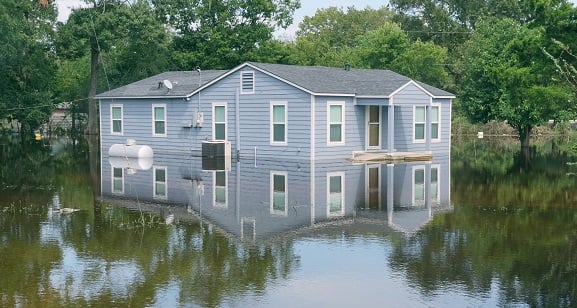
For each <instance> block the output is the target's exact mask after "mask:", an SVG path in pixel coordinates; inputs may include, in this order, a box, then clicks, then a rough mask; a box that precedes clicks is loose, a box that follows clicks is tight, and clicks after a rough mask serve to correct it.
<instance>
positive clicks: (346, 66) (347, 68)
mask: <svg viewBox="0 0 577 308" xmlns="http://www.w3.org/2000/svg"><path fill="white" fill-rule="evenodd" d="M350 70H351V65H350V64H349V63H345V71H350Z"/></svg>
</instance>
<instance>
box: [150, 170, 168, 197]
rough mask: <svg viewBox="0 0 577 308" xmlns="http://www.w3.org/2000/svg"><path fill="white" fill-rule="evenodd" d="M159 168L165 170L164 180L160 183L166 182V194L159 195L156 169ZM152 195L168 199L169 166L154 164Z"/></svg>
mask: <svg viewBox="0 0 577 308" xmlns="http://www.w3.org/2000/svg"><path fill="white" fill-rule="evenodd" d="M157 170H164V182H158V183H164V195H158V193H157V192H156V183H157V181H156V171H157ZM152 197H153V198H154V199H163V200H166V199H168V168H166V167H165V166H154V168H153V172H152Z"/></svg>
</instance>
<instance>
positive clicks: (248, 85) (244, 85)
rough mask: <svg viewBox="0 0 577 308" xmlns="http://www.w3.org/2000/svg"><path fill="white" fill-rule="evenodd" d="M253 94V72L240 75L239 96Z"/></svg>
mask: <svg viewBox="0 0 577 308" xmlns="http://www.w3.org/2000/svg"><path fill="white" fill-rule="evenodd" d="M253 93H254V72H241V73H240V94H253Z"/></svg>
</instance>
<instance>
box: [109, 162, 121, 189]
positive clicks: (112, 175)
mask: <svg viewBox="0 0 577 308" xmlns="http://www.w3.org/2000/svg"><path fill="white" fill-rule="evenodd" d="M111 167H112V166H111ZM114 169H120V170H121V171H122V176H121V177H120V180H121V181H122V188H121V190H120V191H115V190H114V179H116V177H114ZM111 170H112V174H111V175H110V176H111V178H112V182H111V185H110V191H111V192H112V193H113V194H117V195H123V194H124V169H123V168H115V167H112V169H111Z"/></svg>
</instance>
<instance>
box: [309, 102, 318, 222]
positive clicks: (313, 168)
mask: <svg viewBox="0 0 577 308" xmlns="http://www.w3.org/2000/svg"><path fill="white" fill-rule="evenodd" d="M315 105H316V99H315V96H314V95H311V129H310V134H311V136H310V139H311V149H310V151H311V152H310V154H309V155H310V162H311V167H310V168H311V170H310V172H311V178H310V181H311V184H310V185H311V195H310V198H311V226H312V225H314V224H315V214H316V213H315V195H316V191H315V173H316V166H315V159H316V156H315V151H316V145H315V142H316V139H315V135H316V127H315V126H316V121H315V118H316V114H315Z"/></svg>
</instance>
